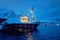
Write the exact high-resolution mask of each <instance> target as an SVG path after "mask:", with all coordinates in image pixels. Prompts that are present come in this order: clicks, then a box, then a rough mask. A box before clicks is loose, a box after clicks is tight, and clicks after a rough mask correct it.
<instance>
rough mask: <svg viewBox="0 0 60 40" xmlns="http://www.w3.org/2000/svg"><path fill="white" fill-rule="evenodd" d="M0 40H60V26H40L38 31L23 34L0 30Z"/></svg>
mask: <svg viewBox="0 0 60 40" xmlns="http://www.w3.org/2000/svg"><path fill="white" fill-rule="evenodd" d="M0 40H60V26H38V27H37V31H34V32H27V33H23V34H21V35H11V34H4V33H1V32H0Z"/></svg>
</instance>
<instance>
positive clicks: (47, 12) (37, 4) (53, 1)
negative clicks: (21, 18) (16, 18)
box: [0, 0, 60, 21]
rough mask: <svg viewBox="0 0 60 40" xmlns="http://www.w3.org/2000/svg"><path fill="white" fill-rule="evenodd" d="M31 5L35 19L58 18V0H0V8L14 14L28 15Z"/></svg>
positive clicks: (59, 11) (59, 2)
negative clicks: (11, 11)
mask: <svg viewBox="0 0 60 40" xmlns="http://www.w3.org/2000/svg"><path fill="white" fill-rule="evenodd" d="M31 7H34V13H35V17H36V19H37V20H40V21H45V20H47V19H49V18H60V0H0V9H1V8H2V9H8V10H13V11H14V12H15V14H16V15H27V14H28V15H30V12H29V11H30V9H31ZM0 11H1V10H0Z"/></svg>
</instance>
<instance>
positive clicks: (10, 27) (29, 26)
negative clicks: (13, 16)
mask: <svg viewBox="0 0 60 40" xmlns="http://www.w3.org/2000/svg"><path fill="white" fill-rule="evenodd" d="M38 25H39V23H21V24H19V23H13V24H5V25H3V31H4V32H5V31H7V32H27V31H34V30H36V29H37V27H38Z"/></svg>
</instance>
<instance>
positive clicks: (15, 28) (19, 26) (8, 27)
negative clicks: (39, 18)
mask: <svg viewBox="0 0 60 40" xmlns="http://www.w3.org/2000/svg"><path fill="white" fill-rule="evenodd" d="M30 13H31V14H32V16H31V19H30V20H28V19H29V18H28V16H22V17H19V20H20V22H21V23H11V24H8V23H7V22H5V24H4V25H3V30H4V31H8V32H26V31H33V30H36V29H37V27H38V25H39V23H40V22H36V21H35V20H34V19H35V17H34V9H33V7H32V8H31V10H30Z"/></svg>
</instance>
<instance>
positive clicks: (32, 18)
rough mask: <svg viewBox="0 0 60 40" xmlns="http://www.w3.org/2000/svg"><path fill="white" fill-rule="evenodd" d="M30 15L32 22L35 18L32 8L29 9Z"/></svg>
mask: <svg viewBox="0 0 60 40" xmlns="http://www.w3.org/2000/svg"><path fill="white" fill-rule="evenodd" d="M30 13H31V14H32V16H31V19H30V22H34V21H35V18H34V8H33V7H32V8H31V10H30Z"/></svg>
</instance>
